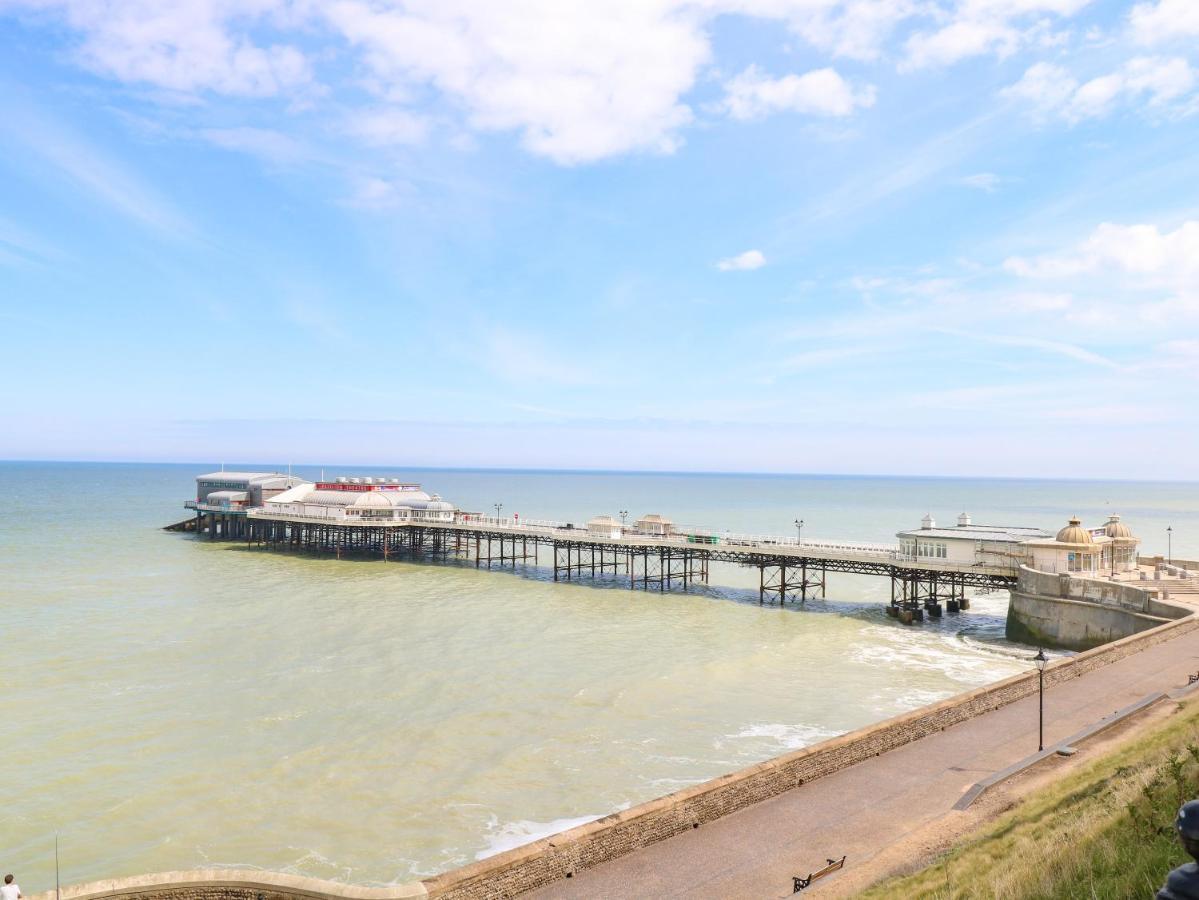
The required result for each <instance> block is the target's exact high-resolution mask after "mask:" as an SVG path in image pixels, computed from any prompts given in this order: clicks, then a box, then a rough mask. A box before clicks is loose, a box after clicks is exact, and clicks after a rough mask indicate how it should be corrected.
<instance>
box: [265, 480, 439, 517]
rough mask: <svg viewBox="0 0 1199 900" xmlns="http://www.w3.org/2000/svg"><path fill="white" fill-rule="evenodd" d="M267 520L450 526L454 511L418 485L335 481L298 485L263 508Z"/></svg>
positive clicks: (391, 481) (388, 482) (393, 481)
mask: <svg viewBox="0 0 1199 900" xmlns="http://www.w3.org/2000/svg"><path fill="white" fill-rule="evenodd" d="M263 512H264V513H265V514H266V516H267V517H268V518H269V517H271V516H279V517H281V518H294V519H319V520H322V521H327V522H329V523H330V524H335V523H347V522H370V523H372V524H375V523H377V524H380V525H386V524H404V523H410V522H427V523H451V522H453V521H454V515H455V512H456V510H455V507H454V504H452V503H447V502H446V501H445V500H442V499H441V497H439V496H438V495H437V494H428V493H426V492H425V491H424V490H422V489H421V486H420V485H419V484H415V483H412V482H404V481H400V480H399V479H398V478H371V477H358V478H338V479H337V480H335V481H319V482H317V483H316V484H301V485H298V486H296V487H294V488H292V489H291V490H288V491H285V492H283V493H281V494H279V495H277V496H274V497H272V498H271V499H269V500H267V501H266V502H265V503H264V504H263Z"/></svg>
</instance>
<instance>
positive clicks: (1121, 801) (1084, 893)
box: [864, 704, 1199, 900]
mask: <svg viewBox="0 0 1199 900" xmlns="http://www.w3.org/2000/svg"><path fill="white" fill-rule="evenodd" d="M1196 797H1199V704H1190V705H1189V707H1187V708H1184V709H1183V710H1182V711H1180V712H1179V713H1177V714H1175V715H1174V716H1172V717H1171V718H1170V719H1168V720H1167V721H1166V722H1165V723H1163V724H1162V725H1159V726H1157V727H1156V728H1154V729H1153V730H1152V731H1150V732H1147V733H1146V734H1145V735H1143V736H1142V737H1140V738H1138V739H1136V740H1135V741H1134V742H1133V743H1131V744H1128V745H1126V746H1124V747H1123V748H1122V749H1120V750H1118V751H1116V752H1113V753H1110V754H1107V755H1105V756H1101V757H1100V758H1098V759H1096V760H1095V761H1094V762H1092V763H1091V764H1090V765H1088V766H1086V767H1084V768H1083V769H1081V770H1079V771H1078V772H1075V773H1074V774H1072V775H1070V776H1069V777H1067V778H1064V779H1063V780H1061V781H1060V782H1057V783H1055V784H1052V785H1050V786H1048V787H1046V788H1044V789H1042V790H1040V791H1038V792H1036V793H1034V794H1032V795H1030V796H1029V797H1028V798H1027V799H1026V800H1025V801H1024V802H1022V803H1021V804H1020V805H1019V806H1018V807H1017V808H1016V809H1015V810H1013V811H1012V812H1010V813H1008V814H1007V815H1005V816H1004V817H1003V818H1001V819H1000V820H999V821H998V822H995V823H993V824H992V825H990V826H988V827H986V828H984V829H982V830H981V831H980V832H979V833H978V834H977V835H975V836H974V837H972V838H971V839H969V840H968V841H967V842H966V843H964V844H962V845H961V846H959V847H957V848H955V849H953V850H951V851H950V852H949V853H947V854H946V855H945V856H943V857H942V858H941V859H939V860H937V861H936V862H934V863H932V864H931V865H929V866H928V867H927V868H926V869H923V870H921V871H919V872H916V873H915V874H913V875H909V876H907V877H904V878H896V879H891V880H889V881H886V882H883V883H882V884H880V885H876V886H875V887H874V888H872V889H871V890H870V891H868V892H867V893H866V894H865V895H864V896H866V897H871V898H883V897H888V898H904V900H907V898H913V897H926V898H934V897H935V898H974V897H978V898H982V897H987V898H991V897H1003V898H1005V900H1006V898H1013V900H1015V898H1025V897H1027V898H1034V897H1035V898H1046V900H1048V898H1076V897H1091V898H1104V900H1106V898H1110V900H1124V898H1127V897H1152V896H1153V892H1154V891H1156V890H1157V889H1158V888H1159V887H1161V885H1162V884H1163V883H1164V881H1165V877H1166V873H1167V872H1168V871H1169V870H1170V869H1172V868H1174V867H1175V866H1177V865H1180V864H1181V863H1184V862H1188V861H1189V860H1190V857H1188V856H1187V855H1186V853H1185V852H1184V851H1183V849H1182V847H1181V846H1180V845H1179V844H1178V841H1177V839H1176V838H1175V837H1174V830H1173V824H1174V817H1175V815H1176V814H1177V812H1178V807H1179V806H1180V805H1181V803H1182V801H1183V800H1190V799H1194V798H1196Z"/></svg>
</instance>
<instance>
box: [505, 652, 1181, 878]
mask: <svg viewBox="0 0 1199 900" xmlns="http://www.w3.org/2000/svg"><path fill="white" fill-rule="evenodd" d="M1197 671H1199V632H1191V633H1190V634H1186V635H1183V636H1181V637H1178V638H1175V639H1173V640H1171V641H1167V642H1164V643H1161V644H1158V645H1157V646H1154V647H1151V648H1149V649H1147V650H1144V651H1141V652H1140V653H1135V654H1133V655H1131V656H1128V657H1126V658H1124V659H1122V660H1120V661H1118V662H1115V663H1112V664H1110V665H1107V666H1104V667H1102V668H1100V669H1097V670H1095V671H1092V672H1090V673H1088V674H1086V675H1084V676H1082V677H1080V678H1077V679H1073V680H1071V681H1069V682H1066V683H1064V684H1060V685H1057V686H1055V687H1053V688H1051V689H1050V690H1047V691H1046V692H1045V723H1046V724H1045V744H1046V745H1047V746H1048V745H1051V744H1053V743H1056V742H1057V741H1060V740H1063V739H1064V738H1066V737H1068V736H1070V735H1072V734H1074V733H1075V732H1077V731H1079V730H1081V729H1083V728H1085V727H1086V726H1088V725H1090V724H1092V723H1094V722H1096V721H1098V720H1099V719H1101V718H1103V717H1104V716H1107V715H1110V714H1111V713H1113V712H1115V711H1116V710H1118V709H1120V708H1122V707H1125V706H1128V705H1129V704H1131V703H1134V702H1136V701H1137V700H1139V699H1141V698H1142V697H1144V696H1145V695H1146V694H1148V693H1151V692H1153V691H1166V690H1170V689H1173V688H1177V687H1180V686H1184V685H1186V684H1187V676H1188V675H1189V674H1192V673H1195V672H1197ZM1036 749H1037V698H1036V696H1035V695H1034V696H1032V697H1028V698H1025V699H1024V700H1019V701H1017V702H1015V703H1012V704H1010V705H1008V706H1005V707H1002V708H1001V709H998V710H996V711H994V712H991V713H988V714H987V715H984V716H980V717H978V718H975V719H971V720H969V721H967V722H963V723H961V724H959V725H955V726H953V727H951V728H949V729H946V730H945V731H943V732H940V733H937V734H934V735H931V736H929V737H927V738H924V739H923V740H920V741H916V742H914V743H912V744H908V745H906V746H904V747H901V748H899V749H898V750H893V751H891V752H890V753H886V754H884V755H883V756H880V757H877V758H875V759H871V760H868V761H866V762H863V763H860V764H858V765H856V766H853V767H851V768H848V769H845V770H843V771H841V772H838V773H836V774H834V775H830V776H827V777H825V778H821V779H819V780H817V781H814V782H812V783H811V784H807V785H804V786H803V787H801V788H797V789H795V790H792V791H789V792H788V793H786V794H782V795H780V796H778V797H775V798H773V799H770V800H767V801H764V802H762V803H759V804H757V805H755V806H751V807H749V808H747V809H744V810H741V811H740V812H737V813H734V814H733V815H730V816H728V817H726V818H723V819H719V820H717V821H715V822H711V823H709V824H706V825H704V826H703V827H702V828H700V829H698V830H695V831H689V832H685V833H683V834H680V835H677V836H675V837H672V838H669V839H668V840H665V841H661V842H660V843H657V844H652V845H650V846H649V847H646V848H645V849H643V850H640V851H637V852H635V853H631V854H628V855H627V856H622V857H619V858H617V859H614V860H612V861H610V862H607V863H604V864H602V865H599V866H596V867H595V868H592V869H586V870H584V871H581V872H578V873H577V874H576V875H575V876H574V877H573V878H571V879H570V880H567V881H559V882H556V883H555V884H553V885H550V886H548V887H546V888H543V889H541V890H540V891H536V892H534V893H532V894H529V895H528V896H530V897H535V898H538V900H544V898H567V897H571V898H573V897H578V898H589V900H601V898H645V897H687V898H708V897H710V898H721V900H724V898H737V897H746V898H754V900H762V898H769V897H778V898H782V897H787V896H790V895H791V876H793V875H800V874H807V873H808V872H810V871H813V870H815V869H818V868H820V867H821V866H823V865H824V862H825V859H826V858H828V857H840V856H842V855H843V854H848V857H849V859H848V862H847V863H846V868H847V869H849V868H850V867H852V866H854V865H860V864H861V863H862V862H864V861H867V860H869V859H871V858H873V857H874V856H875V855H876V854H878V853H879V852H880V851H881V850H883V849H884V848H886V847H887V846H888V845H890V844H893V843H895V842H896V841H899V840H901V839H902V838H903V837H905V836H907V835H909V834H911V833H912V832H914V831H916V830H917V829H919V828H921V827H923V826H925V825H927V824H928V823H929V822H931V821H933V820H934V819H936V818H938V817H940V816H942V815H943V814H945V813H947V812H948V811H950V810H951V809H952V808H953V805H954V803H955V802H957V800H958V799H959V797H961V795H962V794H963V793H964V792H965V791H966V790H968V789H969V788H970V787H971V786H972V785H973V784H974V783H975V782H977V781H979V780H981V779H982V778H984V777H986V776H987V775H990V774H991V773H993V772H996V771H998V770H1000V769H1003V768H1005V767H1007V766H1010V765H1012V764H1013V763H1015V762H1017V761H1019V760H1021V759H1023V758H1024V757H1026V756H1027V755H1029V754H1030V753H1032V752H1035V751H1036ZM1083 749H1084V752H1085V744H1084V745H1083ZM830 886H831V885H830Z"/></svg>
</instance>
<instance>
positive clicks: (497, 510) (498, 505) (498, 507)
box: [493, 503, 504, 519]
mask: <svg viewBox="0 0 1199 900" xmlns="http://www.w3.org/2000/svg"><path fill="white" fill-rule="evenodd" d="M493 505H494V506H495V517H496V518H497V519H498V518H499V517H500V510H501V509H503V508H504V504H502V503H495V504H493Z"/></svg>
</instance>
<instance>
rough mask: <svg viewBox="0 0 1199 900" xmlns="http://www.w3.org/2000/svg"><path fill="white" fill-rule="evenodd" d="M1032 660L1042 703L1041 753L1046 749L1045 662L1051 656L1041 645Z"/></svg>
mask: <svg viewBox="0 0 1199 900" xmlns="http://www.w3.org/2000/svg"><path fill="white" fill-rule="evenodd" d="M1032 661H1033V662H1034V663H1036V664H1037V686H1038V687H1039V689H1040V691H1039V693H1040V704H1039V707H1038V714H1037V752H1038V753H1040V752H1041V751H1042V750H1044V749H1045V663H1047V662H1049V657H1048V656H1046V655H1045V650H1044V649H1043V648H1041V647H1038V648H1037V655H1036V656H1034V657H1033V658H1032Z"/></svg>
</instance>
